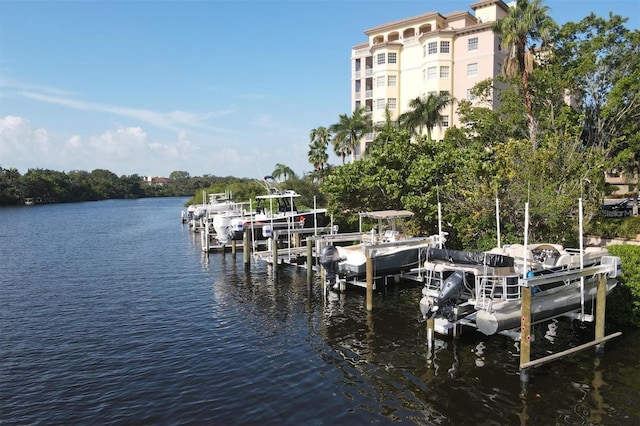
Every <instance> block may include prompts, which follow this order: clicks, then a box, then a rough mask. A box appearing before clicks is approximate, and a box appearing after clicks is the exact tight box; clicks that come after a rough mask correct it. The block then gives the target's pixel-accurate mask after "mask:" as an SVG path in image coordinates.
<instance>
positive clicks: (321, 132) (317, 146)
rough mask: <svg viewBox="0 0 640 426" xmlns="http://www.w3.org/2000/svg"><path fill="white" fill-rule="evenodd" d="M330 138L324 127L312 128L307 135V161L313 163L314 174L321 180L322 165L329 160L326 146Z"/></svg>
mask: <svg viewBox="0 0 640 426" xmlns="http://www.w3.org/2000/svg"><path fill="white" fill-rule="evenodd" d="M330 138H331V134H330V133H329V130H328V129H327V128H326V127H318V128H316V129H312V130H311V133H310V135H309V139H310V142H309V154H308V155H309V163H311V164H312V165H313V169H314V171H315V175H316V176H317V178H318V179H319V180H322V176H323V174H324V173H323V171H324V165H325V164H326V163H327V161H328V160H329V154H327V146H328V145H329V139H330Z"/></svg>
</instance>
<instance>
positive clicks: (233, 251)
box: [231, 239, 236, 255]
mask: <svg viewBox="0 0 640 426" xmlns="http://www.w3.org/2000/svg"><path fill="white" fill-rule="evenodd" d="M231 253H232V254H234V255H235V254H236V240H234V239H232V240H231Z"/></svg>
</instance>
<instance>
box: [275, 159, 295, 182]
mask: <svg viewBox="0 0 640 426" xmlns="http://www.w3.org/2000/svg"><path fill="white" fill-rule="evenodd" d="M271 176H272V177H273V178H274V179H278V178H280V177H282V176H284V180H287V177H295V176H296V174H295V173H294V172H293V170H292V169H291V168H290V167H289V166H287V165H285V164H281V163H278V164H276V168H275V169H274V170H273V172H271Z"/></svg>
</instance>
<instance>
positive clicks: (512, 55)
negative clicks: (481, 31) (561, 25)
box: [493, 0, 555, 148]
mask: <svg viewBox="0 0 640 426" xmlns="http://www.w3.org/2000/svg"><path fill="white" fill-rule="evenodd" d="M549 10H550V9H549V7H547V6H543V5H542V0H533V1H529V0H517V2H516V5H515V7H510V8H509V12H508V13H507V16H505V17H504V18H502V19H498V20H497V21H496V22H495V23H494V24H493V30H494V31H495V32H496V33H498V34H500V35H501V36H502V42H503V43H504V44H505V46H506V47H507V48H508V49H509V56H508V58H507V60H506V62H505V64H504V66H503V68H502V69H503V72H504V74H505V75H506V76H509V77H515V76H517V75H520V78H521V80H522V92H523V95H524V103H525V106H526V108H527V119H528V121H529V137H530V138H531V143H532V145H533V147H534V148H536V146H537V143H536V129H537V123H536V119H535V117H534V116H533V108H532V106H531V92H530V90H529V74H530V73H531V70H532V63H533V61H532V60H531V58H533V51H532V50H533V46H529V43H530V42H535V41H538V40H539V41H541V42H542V46H544V45H546V42H547V40H548V38H549V36H550V34H551V30H552V28H553V27H554V26H555V23H554V21H553V20H552V19H551V17H550V16H549V15H548V12H549ZM528 47H531V49H530V50H529V51H528V50H527V49H528Z"/></svg>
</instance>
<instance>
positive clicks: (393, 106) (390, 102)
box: [387, 98, 396, 109]
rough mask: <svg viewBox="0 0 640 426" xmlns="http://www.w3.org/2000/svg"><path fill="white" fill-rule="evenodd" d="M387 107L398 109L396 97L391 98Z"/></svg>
mask: <svg viewBox="0 0 640 426" xmlns="http://www.w3.org/2000/svg"><path fill="white" fill-rule="evenodd" d="M387 107H388V108H389V109H396V98H389V102H388V103H387Z"/></svg>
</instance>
